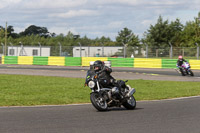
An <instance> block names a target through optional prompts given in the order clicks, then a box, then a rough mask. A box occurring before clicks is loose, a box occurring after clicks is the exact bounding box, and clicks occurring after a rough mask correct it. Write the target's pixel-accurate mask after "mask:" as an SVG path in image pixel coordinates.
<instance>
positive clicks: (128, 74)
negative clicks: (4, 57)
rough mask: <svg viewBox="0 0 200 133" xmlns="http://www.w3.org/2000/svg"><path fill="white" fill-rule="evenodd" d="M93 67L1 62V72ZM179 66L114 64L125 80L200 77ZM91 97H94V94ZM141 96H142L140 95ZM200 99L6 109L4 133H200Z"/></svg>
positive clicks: (70, 73)
mask: <svg viewBox="0 0 200 133" xmlns="http://www.w3.org/2000/svg"><path fill="white" fill-rule="evenodd" d="M87 69H88V68H87V67H84V68H83V67H57V66H24V65H0V73H1V74H23V75H46V76H62V77H80V78H85V74H86V71H87ZM194 74H195V76H194V77H190V76H184V77H183V76H180V75H179V74H178V73H177V72H176V71H175V70H173V69H133V68H113V73H112V75H113V76H114V77H116V78H119V79H149V80H173V81H193V82H199V81H200V78H199V77H200V71H199V70H194ZM88 98H89V96H88ZM136 100H137V99H136ZM199 105H200V97H190V98H182V99H181V98H180V99H172V100H162V101H140V102H137V107H136V109H135V110H126V109H124V108H112V109H110V110H109V111H107V112H98V111H96V110H95V109H94V107H93V106H92V105H91V104H83V105H63V106H53V105H52V106H33V107H0V133H129V132H134V133H200V128H199V125H200V106H199Z"/></svg>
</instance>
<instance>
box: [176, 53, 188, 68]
mask: <svg viewBox="0 0 200 133" xmlns="http://www.w3.org/2000/svg"><path fill="white" fill-rule="evenodd" d="M184 62H187V61H186V60H185V59H183V56H181V55H179V56H178V60H177V64H176V66H177V67H178V68H179V69H180V68H181V66H182V65H183V63H184Z"/></svg>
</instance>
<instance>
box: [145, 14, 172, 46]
mask: <svg viewBox="0 0 200 133" xmlns="http://www.w3.org/2000/svg"><path fill="white" fill-rule="evenodd" d="M144 36H145V39H144V40H145V41H144V42H147V43H148V45H150V46H153V47H166V46H169V41H170V39H171V38H170V26H169V23H168V20H166V21H163V18H162V17H161V16H159V18H158V20H157V23H156V24H155V25H150V29H149V30H148V31H147V32H145V34H144Z"/></svg>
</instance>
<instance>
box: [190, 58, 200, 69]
mask: <svg viewBox="0 0 200 133" xmlns="http://www.w3.org/2000/svg"><path fill="white" fill-rule="evenodd" d="M189 63H190V66H191V69H200V60H189Z"/></svg>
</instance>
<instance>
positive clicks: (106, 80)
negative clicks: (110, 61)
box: [95, 66, 115, 87]
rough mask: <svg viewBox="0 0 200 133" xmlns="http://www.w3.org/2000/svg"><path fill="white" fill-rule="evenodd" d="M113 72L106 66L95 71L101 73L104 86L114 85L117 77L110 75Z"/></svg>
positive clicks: (101, 81)
mask: <svg viewBox="0 0 200 133" xmlns="http://www.w3.org/2000/svg"><path fill="white" fill-rule="evenodd" d="M111 72H112V69H111V68H109V67H107V66H104V67H103V69H102V70H100V71H95V73H98V74H99V76H98V77H99V83H100V84H101V85H102V86H103V87H112V86H114V84H113V83H114V81H115V79H114V78H113V77H112V76H111V75H110V74H111Z"/></svg>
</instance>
